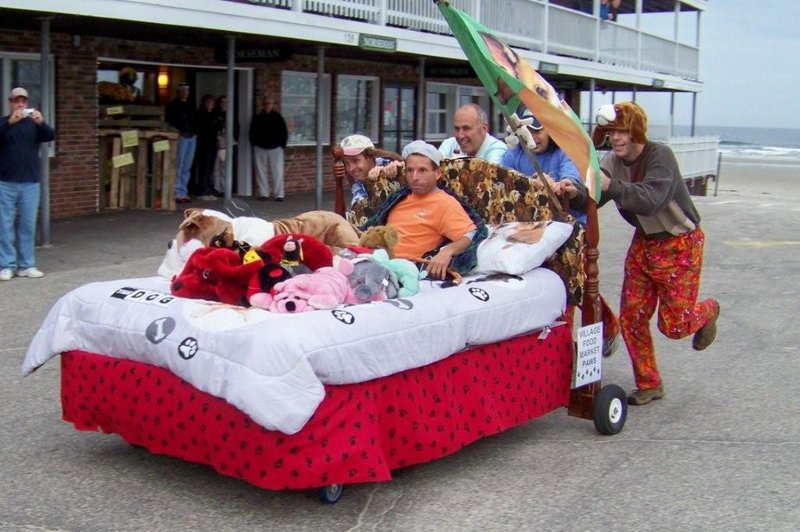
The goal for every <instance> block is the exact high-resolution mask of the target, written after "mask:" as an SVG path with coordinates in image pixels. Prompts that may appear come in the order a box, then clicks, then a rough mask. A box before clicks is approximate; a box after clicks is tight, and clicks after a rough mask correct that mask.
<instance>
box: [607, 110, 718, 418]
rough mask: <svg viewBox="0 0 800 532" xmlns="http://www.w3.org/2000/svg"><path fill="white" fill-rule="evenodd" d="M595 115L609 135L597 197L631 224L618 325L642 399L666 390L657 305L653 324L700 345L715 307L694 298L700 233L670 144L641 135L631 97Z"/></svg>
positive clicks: (711, 326) (642, 117) (634, 396)
mask: <svg viewBox="0 0 800 532" xmlns="http://www.w3.org/2000/svg"><path fill="white" fill-rule="evenodd" d="M596 121H597V126H596V127H595V129H594V131H593V132H592V140H593V141H594V143H595V145H600V144H601V143H602V142H603V141H604V140H605V139H606V138H607V139H608V140H610V142H611V151H610V152H609V153H608V154H607V155H606V156H605V157H604V158H603V160H602V161H601V163H600V169H601V170H602V174H603V175H602V183H601V188H602V191H603V193H602V199H601V201H600V203H599V205H600V206H602V205H604V204H605V203H607V202H608V201H609V200H613V201H614V203H616V204H617V209H619V212H620V214H621V215H622V217H623V218H624V219H625V220H626V221H627V222H628V223H630V224H631V225H632V226H633V227H634V228H635V231H634V234H633V240H632V241H631V244H630V247H629V248H628V253H627V256H626V257H625V274H624V278H623V281H622V296H621V300H620V326H621V329H622V338H623V339H624V340H625V345H627V347H628V352H629V353H630V356H631V362H632V364H633V374H634V377H635V379H636V388H637V389H636V390H634V391H633V392H632V393H631V394H630V395H629V396H628V404H632V405H643V404H646V403H649V402H650V401H653V400H656V399H661V398H662V397H664V386H663V384H662V382H661V376H660V374H659V372H658V367H657V365H656V357H655V349H654V347H653V339H652V337H651V336H650V318H651V317H652V316H653V314H654V313H655V311H656V307H658V329H659V330H660V331H661V332H662V333H663V334H664V335H665V336H667V337H668V338H673V339H678V338H685V337H686V336H689V335H690V334H691V335H694V336H693V339H692V347H693V348H694V349H696V350H698V351H702V350H703V349H705V348H707V347H708V346H709V345H711V343H712V342H713V341H714V338H715V337H716V334H717V317H718V316H719V310H720V308H719V303H718V302H717V301H716V300H715V299H706V300H704V301H701V302H699V303H698V302H697V293H698V291H699V288H700V272H701V269H702V265H703V244H704V242H705V236H704V234H703V231H702V230H701V229H700V215H699V214H698V212H697V209H696V208H695V206H694V203H692V200H691V198H690V196H689V191H688V189H687V188H686V184H685V183H684V181H683V177H682V175H681V171H680V168H678V162H677V160H676V159H675V155H674V154H673V153H672V150H671V149H670V148H669V146H667V145H665V144H660V143H656V142H650V141H648V140H647V115H646V114H645V112H644V110H643V109H642V108H641V107H640V106H639V105H637V104H636V103H635V102H621V103H617V104H614V105H611V104H608V105H603V106H601V107H600V109H598V113H597V118H596Z"/></svg>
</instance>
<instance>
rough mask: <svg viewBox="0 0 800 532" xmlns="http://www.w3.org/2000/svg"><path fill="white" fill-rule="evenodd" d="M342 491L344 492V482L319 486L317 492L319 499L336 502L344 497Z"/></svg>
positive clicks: (327, 502) (328, 502) (329, 502)
mask: <svg viewBox="0 0 800 532" xmlns="http://www.w3.org/2000/svg"><path fill="white" fill-rule="evenodd" d="M342 492H344V486H343V485H342V484H331V485H330V486H324V487H322V488H319V491H318V492H317V493H318V494H319V500H321V501H322V502H324V503H325V504H336V503H337V502H338V501H339V499H341V498H342Z"/></svg>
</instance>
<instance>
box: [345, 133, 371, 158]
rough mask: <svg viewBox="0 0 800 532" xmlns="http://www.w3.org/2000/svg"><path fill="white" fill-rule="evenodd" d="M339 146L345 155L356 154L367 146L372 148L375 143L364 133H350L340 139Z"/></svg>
mask: <svg viewBox="0 0 800 532" xmlns="http://www.w3.org/2000/svg"><path fill="white" fill-rule="evenodd" d="M341 147H342V149H343V150H344V154H345V155H358V154H359V153H361V152H362V151H364V150H366V149H367V148H374V147H375V144H373V143H372V141H371V140H370V139H369V137H365V136H364V135H350V136H349V137H345V138H344V140H342V143H341Z"/></svg>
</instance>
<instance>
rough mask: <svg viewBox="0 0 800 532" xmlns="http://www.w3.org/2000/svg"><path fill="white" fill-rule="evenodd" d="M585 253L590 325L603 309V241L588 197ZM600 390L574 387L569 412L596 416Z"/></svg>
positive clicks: (584, 315)
mask: <svg viewBox="0 0 800 532" xmlns="http://www.w3.org/2000/svg"><path fill="white" fill-rule="evenodd" d="M584 238H585V242H584V253H585V254H586V281H585V282H584V285H583V302H582V303H581V325H589V324H591V323H596V322H598V321H600V320H601V318H602V315H601V311H600V276H599V274H600V268H599V267H598V266H597V258H598V257H599V256H600V251H599V250H598V249H597V245H598V242H599V241H600V225H599V222H598V219H597V203H596V202H595V201H594V200H593V199H591V198H589V200H588V201H587V202H586V232H585V233H584ZM599 391H600V381H595V382H593V383H591V384H587V385H586V386H581V387H580V388H576V389H573V390H572V391H571V392H570V397H569V408H568V409H567V411H568V413H569V415H571V416H576V417H581V418H584V419H592V418H593V417H594V396H595V395H596V394H597V392H599Z"/></svg>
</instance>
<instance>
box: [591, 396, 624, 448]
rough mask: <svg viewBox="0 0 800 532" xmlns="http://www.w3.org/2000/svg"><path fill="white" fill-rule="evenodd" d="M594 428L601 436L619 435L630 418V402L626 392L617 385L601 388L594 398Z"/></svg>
mask: <svg viewBox="0 0 800 532" xmlns="http://www.w3.org/2000/svg"><path fill="white" fill-rule="evenodd" d="M593 417H594V428H596V429H597V432H599V433H600V434H605V435H606V436H612V435H614V434H619V432H620V431H621V430H622V427H624V426H625V419H626V418H627V417H628V401H627V397H626V395H625V390H623V389H622V388H620V387H619V386H617V385H616V384H608V385H606V386H603V387H602V388H600V391H599V392H598V393H597V395H595V397H594V416H593Z"/></svg>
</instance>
